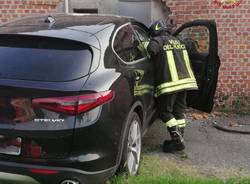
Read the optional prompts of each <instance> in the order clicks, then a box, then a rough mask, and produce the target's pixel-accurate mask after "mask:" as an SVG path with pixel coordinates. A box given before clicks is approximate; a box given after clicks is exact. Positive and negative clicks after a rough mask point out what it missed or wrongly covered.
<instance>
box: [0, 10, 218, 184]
mask: <svg viewBox="0 0 250 184" xmlns="http://www.w3.org/2000/svg"><path fill="white" fill-rule="evenodd" d="M199 27H204V28H205V29H206V30H207V33H208V34H207V35H204V34H203V32H202V31H201V35H203V36H202V39H203V40H206V41H207V43H208V47H209V48H205V49H207V52H205V53H203V52H199V50H200V48H199V45H197V43H196V41H195V40H193V39H192V38H190V36H189V34H190V35H191V36H192V34H196V33H197V31H199V30H200V29H196V28H199ZM186 28H190V29H191V33H190V31H189V32H188V33H186V32H185V30H186ZM192 30H195V32H194V31H193V33H192ZM182 33H183V34H182ZM175 35H176V36H180V37H182V38H183V37H184V38H183V39H184V40H186V42H187V45H190V47H192V49H191V50H192V51H191V52H192V53H191V54H190V57H191V60H192V65H193V68H194V71H195V75H196V78H197V80H198V83H199V91H196V92H190V93H189V97H188V102H189V106H191V107H194V108H197V109H200V110H203V111H206V112H209V111H211V109H212V106H213V97H214V93H215V89H216V84H217V77H218V69H219V58H218V51H217V33H216V25H215V22H213V21H207V20H199V21H194V22H189V23H187V24H184V25H183V26H182V27H181V28H180V29H178V30H177V32H176V33H175ZM0 38H1V42H0V66H1V67H0V176H1V177H0V180H1V181H2V182H1V183H4V182H7V181H8V183H9V182H10V181H13V182H14V183H18V182H21V181H25V182H28V181H29V182H30V183H41V184H52V183H53V184H68V183H69V184H71V183H72V184H74V183H75V184H86V183H101V182H103V181H105V180H106V179H107V178H109V177H110V176H111V175H113V174H114V173H115V172H116V171H117V170H118V171H121V170H125V171H128V172H129V174H131V175H135V174H136V173H137V171H138V167H139V163H140V155H141V138H142V135H144V133H145V132H146V130H147V129H148V127H149V125H150V122H151V121H150V120H151V119H152V116H153V115H154V113H155V104H154V76H153V61H150V59H149V57H148V55H147V52H146V51H145V50H144V48H143V47H141V44H142V42H145V41H148V40H149V36H148V28H147V27H146V26H145V25H143V24H142V23H140V22H138V21H136V20H134V19H131V18H126V17H118V16H103V15H81V16H79V15H78V16H75V15H65V14H55V15H52V16H38V17H32V18H24V19H20V20H17V21H14V22H10V23H7V24H3V25H1V26H0Z"/></svg>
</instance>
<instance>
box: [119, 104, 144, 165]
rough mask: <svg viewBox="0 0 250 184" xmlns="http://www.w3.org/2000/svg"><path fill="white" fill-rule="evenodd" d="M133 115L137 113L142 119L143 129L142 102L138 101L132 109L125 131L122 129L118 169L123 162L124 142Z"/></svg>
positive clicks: (125, 124) (127, 118)
mask: <svg viewBox="0 0 250 184" xmlns="http://www.w3.org/2000/svg"><path fill="white" fill-rule="evenodd" d="M133 113H137V114H138V116H139V117H140V120H141V128H142V129H143V124H144V123H143V119H144V117H143V116H144V115H143V105H142V103H141V102H140V101H136V102H135V103H134V104H133V105H132V107H131V110H130V111H129V113H128V114H127V117H126V120H125V123H124V126H123V129H122V136H121V139H120V148H119V154H118V157H117V168H118V167H119V165H120V163H121V160H122V154H123V150H124V140H125V138H126V132H127V131H128V128H129V127H128V124H129V119H130V117H131V116H132V114H133Z"/></svg>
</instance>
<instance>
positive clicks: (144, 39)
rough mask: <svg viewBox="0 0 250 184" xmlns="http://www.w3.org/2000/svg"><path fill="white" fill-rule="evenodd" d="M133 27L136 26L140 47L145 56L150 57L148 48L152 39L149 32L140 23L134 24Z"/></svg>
mask: <svg viewBox="0 0 250 184" xmlns="http://www.w3.org/2000/svg"><path fill="white" fill-rule="evenodd" d="M133 27H134V29H135V32H136V34H137V35H138V38H139V40H140V48H141V50H142V51H143V53H144V55H145V56H147V57H148V58H150V55H149V53H148V51H147V48H146V47H147V45H148V43H149V41H150V38H149V35H148V33H147V32H146V31H145V30H144V29H142V28H141V27H140V26H138V25H134V26H133Z"/></svg>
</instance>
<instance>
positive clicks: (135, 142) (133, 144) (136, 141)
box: [118, 112, 142, 176]
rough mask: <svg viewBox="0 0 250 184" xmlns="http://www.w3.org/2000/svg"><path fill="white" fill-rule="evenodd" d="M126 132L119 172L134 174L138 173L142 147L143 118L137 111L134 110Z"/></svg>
mask: <svg viewBox="0 0 250 184" xmlns="http://www.w3.org/2000/svg"><path fill="white" fill-rule="evenodd" d="M125 133H126V134H125V139H124V143H123V144H124V148H123V153H122V159H121V163H120V166H119V168H118V173H126V174H128V175H131V176H134V175H137V174H138V170H139V165H140V159H141V147H142V141H141V139H142V133H141V119H140V117H139V116H138V114H137V113H136V112H133V113H132V114H131V116H130V117H129V118H128V125H127V129H126V132H125Z"/></svg>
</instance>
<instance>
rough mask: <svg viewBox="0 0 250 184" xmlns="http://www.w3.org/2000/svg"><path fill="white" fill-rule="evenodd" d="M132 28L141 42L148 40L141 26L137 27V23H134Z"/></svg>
mask: <svg viewBox="0 0 250 184" xmlns="http://www.w3.org/2000/svg"><path fill="white" fill-rule="evenodd" d="M134 29H135V31H136V33H137V35H138V37H139V39H140V41H141V42H146V41H149V36H148V33H147V32H146V31H145V30H143V29H142V28H141V27H139V26H137V25H134Z"/></svg>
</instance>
